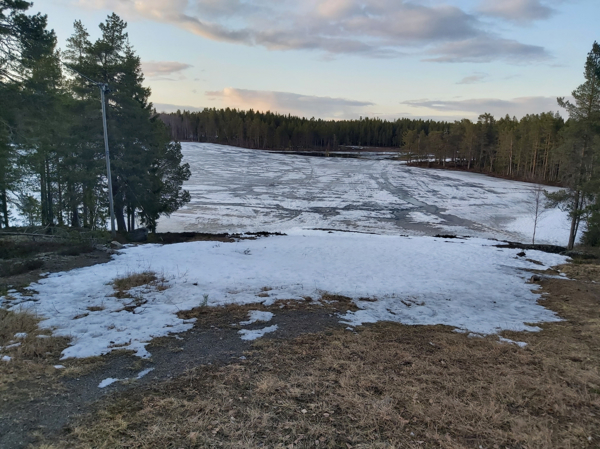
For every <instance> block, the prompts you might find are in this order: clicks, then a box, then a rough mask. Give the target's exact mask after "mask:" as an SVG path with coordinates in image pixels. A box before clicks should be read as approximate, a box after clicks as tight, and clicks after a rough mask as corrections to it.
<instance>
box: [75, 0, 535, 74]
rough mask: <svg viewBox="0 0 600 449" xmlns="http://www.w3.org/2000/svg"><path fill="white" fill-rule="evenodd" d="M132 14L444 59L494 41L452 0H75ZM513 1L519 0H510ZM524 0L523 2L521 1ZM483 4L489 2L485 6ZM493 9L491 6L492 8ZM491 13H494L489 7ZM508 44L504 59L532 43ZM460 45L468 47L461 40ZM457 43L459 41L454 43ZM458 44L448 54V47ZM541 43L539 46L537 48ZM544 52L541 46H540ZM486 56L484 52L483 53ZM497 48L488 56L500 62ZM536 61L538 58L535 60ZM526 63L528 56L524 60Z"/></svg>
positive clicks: (206, 29)
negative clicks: (447, 0)
mask: <svg viewBox="0 0 600 449" xmlns="http://www.w3.org/2000/svg"><path fill="white" fill-rule="evenodd" d="M74 1H78V2H79V5H80V6H82V7H87V8H107V9H112V10H114V11H116V12H117V13H118V14H121V15H123V16H125V18H126V19H128V20H139V19H143V20H152V21H156V22H162V23H168V24H171V25H173V26H177V27H179V28H182V29H185V30H187V31H189V32H191V33H194V34H196V35H198V36H201V37H203V38H206V39H211V40H215V41H219V42H228V43H233V44H239V45H248V46H261V47H264V48H267V49H269V50H276V51H290V50H305V51H318V52H321V53H324V54H325V56H326V57H328V58H332V57H334V56H336V55H359V56H364V57H373V58H391V57H398V56H402V55H405V54H420V53H421V52H423V51H426V50H428V49H430V48H431V47H437V49H438V50H440V51H442V52H439V51H438V52H437V53H436V54H437V55H439V58H438V59H436V60H438V61H442V62H447V61H452V62H455V61H458V60H461V57H462V55H461V54H460V51H461V50H464V51H466V52H467V54H466V55H465V56H466V60H471V59H470V58H472V55H470V54H469V50H470V47H468V46H465V45H464V43H465V42H471V41H475V40H484V41H485V40H488V41H490V40H494V39H495V40H496V41H497V42H498V43H500V44H502V41H503V40H502V39H499V38H497V37H495V36H496V35H495V33H494V30H490V29H488V27H489V24H487V23H484V22H483V21H482V20H481V18H480V17H479V16H477V15H474V14H471V13H468V12H466V11H465V10H463V9H461V8H459V7H457V6H453V5H451V4H447V3H440V2H415V1H409V0H306V1H303V2H299V1H296V0H171V1H168V2H167V1H164V0H74ZM509 1H515V0H509ZM521 1H525V0H521ZM484 6H485V5H484ZM490 11H491V10H490ZM490 14H491V13H490ZM510 42H513V43H514V45H512V46H509V45H506V44H504V45H503V46H502V50H503V51H502V52H501V53H499V58H500V59H510V58H508V56H510V53H511V52H516V55H515V57H516V58H517V59H518V58H519V57H520V55H521V53H522V52H523V49H524V48H528V47H530V46H528V45H526V44H521V43H519V42H516V41H510ZM461 44H462V46H461ZM453 45H454V46H453ZM446 48H449V49H450V50H453V53H452V55H451V57H450V56H447V55H446V54H445V53H444V52H443V50H444V49H446ZM535 48H537V49H539V48H541V47H535ZM542 51H543V49H542ZM478 59H479V60H483V58H478ZM495 59H498V58H497V57H496V53H494V52H491V53H489V54H488V56H487V58H486V60H495ZM536 60H537V59H536V58H534V59H533V61H536ZM521 61H525V59H524V58H522V59H521Z"/></svg>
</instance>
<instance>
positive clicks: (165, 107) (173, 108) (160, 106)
mask: <svg viewBox="0 0 600 449" xmlns="http://www.w3.org/2000/svg"><path fill="white" fill-rule="evenodd" d="M154 109H156V110H157V112H164V113H166V114H169V113H171V112H177V111H178V110H179V111H192V112H196V111H202V110H204V108H198V107H196V106H182V105H177V104H169V103H154Z"/></svg>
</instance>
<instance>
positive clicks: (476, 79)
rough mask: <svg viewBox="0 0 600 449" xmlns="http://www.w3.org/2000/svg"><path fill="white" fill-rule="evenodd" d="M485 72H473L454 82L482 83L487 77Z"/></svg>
mask: <svg viewBox="0 0 600 449" xmlns="http://www.w3.org/2000/svg"><path fill="white" fill-rule="evenodd" d="M488 76H489V75H488V74H487V73H475V74H473V75H470V76H465V77H464V78H463V79H461V80H460V81H458V82H457V83H456V84H478V83H483V82H484V80H485V79H486V78H488Z"/></svg>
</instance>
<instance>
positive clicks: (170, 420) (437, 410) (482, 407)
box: [0, 263, 600, 449]
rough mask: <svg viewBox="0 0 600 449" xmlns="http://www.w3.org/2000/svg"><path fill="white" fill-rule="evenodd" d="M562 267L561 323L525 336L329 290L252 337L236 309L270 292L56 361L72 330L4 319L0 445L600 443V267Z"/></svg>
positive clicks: (551, 303) (553, 301) (556, 290)
mask: <svg viewBox="0 0 600 449" xmlns="http://www.w3.org/2000/svg"><path fill="white" fill-rule="evenodd" d="M562 271H564V272H566V273H567V274H568V275H569V277H571V278H572V279H574V280H561V279H542V281H540V285H541V288H542V289H543V292H544V299H543V304H544V305H545V306H546V307H548V308H550V309H552V310H555V311H556V312H558V314H559V315H560V316H561V317H563V318H564V319H565V321H563V322H559V323H549V324H544V325H542V326H541V327H542V328H543V330H542V331H541V332H539V333H508V332H507V333H504V334H503V335H504V336H505V337H507V338H510V339H512V340H515V341H524V342H527V343H528V346H526V347H525V348H519V347H517V346H515V345H512V344H501V343H499V342H498V341H497V339H496V338H495V337H489V338H468V337H467V336H465V335H464V334H459V333H456V332H454V331H453V329H451V328H448V327H444V326H403V325H399V324H395V323H378V324H376V325H371V326H364V327H362V328H360V329H359V330H358V332H350V331H348V330H345V329H344V328H343V326H341V325H340V324H339V322H338V319H337V317H336V313H338V312H343V311H344V310H348V309H349V308H352V304H351V303H350V302H349V301H348V300H347V298H343V297H328V298H326V299H328V300H333V301H334V302H332V303H331V305H326V306H324V305H319V303H318V302H316V301H305V302H289V303H287V304H277V305H276V306H275V307H273V308H271V309H270V310H271V311H273V312H274V314H275V318H274V319H273V321H272V323H273V324H278V325H279V330H278V331H277V332H275V333H273V334H269V337H266V338H263V339H261V340H258V341H257V342H255V343H254V344H251V343H248V342H244V341H242V340H240V338H239V335H238V330H239V329H240V327H239V325H238V324H237V323H239V322H240V321H241V320H243V319H245V318H246V317H247V312H248V310H249V309H257V308H260V306H258V307H257V306H253V307H235V306H231V307H228V308H199V309H196V310H195V311H191V312H187V313H186V317H192V316H193V317H196V318H198V320H197V323H196V325H195V327H194V329H192V330H190V331H189V332H187V333H185V334H180V335H178V336H177V337H168V338H161V339H157V340H155V341H154V342H153V343H152V345H151V347H149V350H150V352H151V353H152V355H153V356H152V359H151V360H149V361H142V360H139V359H137V358H136V357H133V356H132V355H131V354H128V353H125V352H122V353H117V354H112V355H110V356H106V357H102V358H96V359H92V360H85V361H64V362H59V361H58V355H59V354H60V351H61V350H62V348H63V347H64V345H66V341H60V340H54V339H37V337H36V334H37V333H39V331H37V330H36V326H35V320H34V321H31V320H30V319H29V318H27V317H21V318H18V317H8V318H7V322H10V323H13V324H14V323H17V324H16V325H11V326H12V327H10V329H9V330H7V331H6V332H5V335H3V334H2V333H0V345H4V344H5V343H6V342H7V340H8V339H9V338H11V335H14V333H13V332H14V331H15V330H18V329H22V328H23V329H24V328H26V329H28V331H29V336H28V337H27V339H28V340H27V341H26V342H23V344H22V345H21V347H20V349H19V348H16V349H15V350H14V351H15V352H14V353H13V355H14V356H15V358H14V360H13V362H14V363H10V364H9V363H5V364H0V393H1V395H2V400H1V401H0V447H2V448H20V447H27V446H28V445H31V446H32V447H40V448H45V449H50V448H91V447H94V448H115V447H128V448H171V447H172V448H196V447H198V448H199V447H236V448H239V447H247V448H255V447H295V448H304V447H332V448H359V447H362V448H367V447H368V448H372V447H375V448H376V447H382V448H383V447H386V448H388V447H389V448H392V447H419V448H423V447H425V448H427V447H432V448H433V447H436V448H437V447H442V448H479V447H482V448H500V447H502V448H514V449H516V448H581V447H600V426H598V422H600V307H599V306H600V284H599V283H597V282H600V266H598V265H595V264H590V263H581V264H571V265H567V266H565V267H562ZM280 305H284V307H283V308H279V306H280ZM264 310H266V309H264ZM19 320H21V322H20V321H19ZM19 323H20V324H19ZM270 324H271V323H270ZM255 326H256V327H261V326H262V325H261V324H260V323H258V324H256V325H255ZM7 329H8V328H7ZM40 340H41V341H42V342H43V345H48V346H47V347H46V346H41V347H37V346H36V345H39V343H38V341H40ZM26 343H27V344H26ZM18 351H22V354H20V353H19V352H18ZM56 363H62V364H64V365H65V369H59V370H57V369H54V368H53V367H52V365H54V364H56ZM145 368H154V371H152V372H151V373H150V374H148V375H147V376H146V377H143V378H142V379H139V380H135V381H126V382H118V383H115V384H113V385H111V386H110V387H108V388H106V389H99V388H98V384H99V383H100V382H101V381H102V380H103V379H105V378H107V377H114V378H119V379H126V378H127V379H131V378H135V376H136V375H137V373H139V372H140V371H141V370H142V369H145ZM10 371H12V372H10Z"/></svg>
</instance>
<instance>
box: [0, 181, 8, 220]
mask: <svg viewBox="0 0 600 449" xmlns="http://www.w3.org/2000/svg"><path fill="white" fill-rule="evenodd" d="M0 201H2V217H1V218H2V219H0V228H2V227H5V228H8V227H9V226H8V196H7V195H6V189H2V191H1V192H0ZM3 221H4V226H2V225H3V223H2V222H3Z"/></svg>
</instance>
